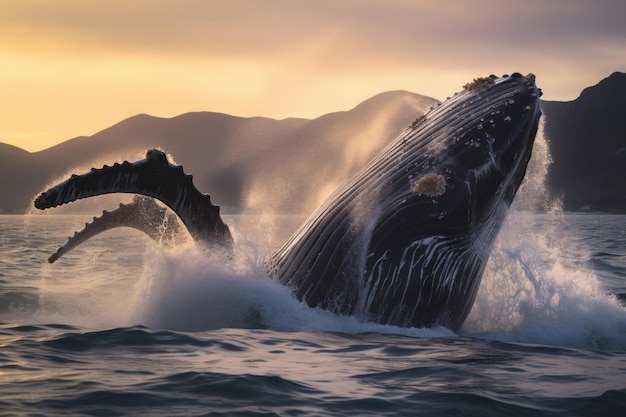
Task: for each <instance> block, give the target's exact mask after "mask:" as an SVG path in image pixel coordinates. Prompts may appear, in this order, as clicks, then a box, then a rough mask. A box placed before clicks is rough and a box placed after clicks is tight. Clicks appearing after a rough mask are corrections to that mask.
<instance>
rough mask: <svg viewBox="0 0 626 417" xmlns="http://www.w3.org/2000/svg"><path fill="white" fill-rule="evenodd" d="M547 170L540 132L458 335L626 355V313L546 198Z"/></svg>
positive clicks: (554, 204) (555, 205) (554, 203)
mask: <svg viewBox="0 0 626 417" xmlns="http://www.w3.org/2000/svg"><path fill="white" fill-rule="evenodd" d="M550 163H551V159H550V155H549V152H548V146H547V143H546V140H545V137H544V136H543V124H542V125H540V129H539V132H538V134H537V139H536V142H535V148H534V150H533V158H532V160H531V163H530V164H529V169H528V172H527V176H526V179H525V182H524V184H523V185H522V187H521V188H520V191H519V194H518V197H517V199H516V202H515V204H514V206H513V208H512V209H511V212H510V213H509V216H508V218H507V219H506V221H505V223H504V225H503V227H502V229H501V231H500V233H499V235H498V238H497V240H496V242H495V247H494V249H493V251H492V253H491V256H490V259H489V262H488V264H487V268H486V271H485V275H484V277H483V281H482V283H481V287H480V290H479V293H478V295H477V299H476V302H475V304H474V308H473V309H472V312H471V313H470V316H469V317H468V320H467V321H466V323H465V325H464V327H463V329H462V332H463V333H468V334H473V335H480V336H487V337H489V338H495V339H499V340H506V341H516V342H520V341H522V342H529V343H542V344H556V345H567V346H577V347H591V348H609V349H624V348H626V340H625V339H624V337H623V335H624V334H625V333H626V311H625V310H624V308H623V307H622V306H621V305H620V303H619V301H618V300H617V299H616V298H615V297H614V296H611V295H607V294H606V292H605V291H604V290H603V289H602V288H601V285H600V280H599V278H598V276H597V275H596V274H595V273H594V272H593V270H592V269H591V267H590V265H589V262H588V259H589V254H588V253H587V249H586V248H585V247H584V242H582V243H583V245H581V244H580V243H581V242H580V241H579V239H578V236H577V231H576V230H572V228H571V227H570V226H569V225H568V222H567V220H566V215H564V214H563V213H562V212H561V211H560V201H559V200H554V199H551V198H550V197H549V193H548V191H547V187H546V184H545V181H546V175H547V172H548V167H549V164H550ZM520 207H521V208H522V209H525V210H522V209H520ZM528 209H541V210H545V211H546V212H543V213H538V212H533V211H528ZM577 242H578V243H577ZM581 255H582V256H581Z"/></svg>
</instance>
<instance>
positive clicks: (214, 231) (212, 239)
mask: <svg viewBox="0 0 626 417" xmlns="http://www.w3.org/2000/svg"><path fill="white" fill-rule="evenodd" d="M110 193H134V194H142V195H145V196H148V197H154V198H156V199H158V200H159V201H161V202H163V203H164V204H165V205H166V206H168V207H169V208H171V209H172V210H173V211H174V212H175V213H176V214H177V215H178V217H180V219H181V220H182V222H183V224H184V225H185V226H186V227H187V230H189V233H190V234H191V236H192V237H193V239H194V240H195V241H196V242H200V243H203V244H207V245H210V246H217V247H222V248H225V249H226V250H228V251H231V250H232V244H233V239H232V236H231V234H230V230H229V229H228V226H227V225H226V224H225V223H224V222H223V221H222V218H221V217H220V209H219V206H215V205H213V204H212V203H211V197H210V196H209V195H207V194H202V193H201V192H200V191H198V189H197V188H196V187H195V186H194V185H193V182H192V176H191V175H187V174H185V173H184V172H183V167H182V166H180V165H173V164H171V163H170V162H169V161H168V160H167V157H166V155H165V153H164V152H163V151H160V150H157V149H151V150H149V151H148V152H147V154H146V158H145V159H141V160H139V161H136V162H132V163H131V162H127V161H125V162H124V163H122V164H117V163H116V164H114V165H113V166H106V165H105V166H104V167H102V168H101V169H96V168H92V169H91V171H90V172H87V173H85V174H82V175H72V176H71V177H70V178H69V179H67V180H66V181H64V182H62V183H60V184H58V185H55V186H54V187H52V188H49V189H48V190H46V191H44V192H43V193H41V194H40V195H39V196H38V197H37V198H36V199H35V201H34V205H35V207H36V208H38V209H40V210H44V209H46V208H51V207H57V206H60V205H62V204H66V203H69V202H72V201H76V200H79V199H82V198H87V197H93V196H97V195H102V194H110Z"/></svg>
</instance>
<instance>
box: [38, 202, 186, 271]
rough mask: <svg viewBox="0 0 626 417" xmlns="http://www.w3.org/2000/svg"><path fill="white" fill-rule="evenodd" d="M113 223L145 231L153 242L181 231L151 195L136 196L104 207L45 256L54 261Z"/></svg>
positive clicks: (167, 238) (176, 220)
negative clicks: (106, 208) (115, 207)
mask: <svg viewBox="0 0 626 417" xmlns="http://www.w3.org/2000/svg"><path fill="white" fill-rule="evenodd" d="M116 227H132V228H134V229H137V230H140V231H142V232H144V233H145V234H146V235H148V236H149V237H150V238H151V239H152V240H154V241H156V242H170V241H173V240H174V239H175V237H176V236H179V235H180V234H182V233H183V230H182V228H181V227H180V223H179V222H178V218H177V217H176V215H174V214H173V213H172V212H171V211H169V210H168V209H166V208H165V207H162V206H159V205H158V204H156V203H155V201H154V200H153V199H152V198H149V197H144V196H138V195H137V196H135V198H134V199H133V201H132V202H131V203H129V204H120V205H119V207H118V208H117V209H115V210H113V211H103V212H102V215H101V216H100V217H94V218H93V221H92V222H91V223H87V224H85V227H84V228H83V229H82V230H80V231H78V232H76V233H74V235H73V236H71V237H69V238H68V239H67V242H66V243H65V244H64V245H63V246H61V247H59V248H58V249H57V250H56V251H55V252H54V253H53V254H52V255H50V256H49V257H48V262H49V263H54V262H55V261H57V260H58V259H59V258H60V257H62V256H63V255H65V254H66V253H68V252H69V251H71V250H72V249H74V248H75V247H76V246H78V245H80V244H81V243H83V242H85V241H86V240H88V239H90V238H92V237H94V236H96V235H97V234H99V233H102V232H106V231H107V230H110V229H113V228H116Z"/></svg>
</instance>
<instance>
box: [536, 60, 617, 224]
mask: <svg viewBox="0 0 626 417" xmlns="http://www.w3.org/2000/svg"><path fill="white" fill-rule="evenodd" d="M542 108H543V110H544V113H545V118H546V124H545V134H546V137H547V139H548V142H549V146H550V152H551V154H552V159H553V164H552V166H551V167H550V171H549V176H548V184H549V186H550V188H551V189H552V191H553V192H554V193H555V194H557V195H562V196H563V205H564V208H565V209H566V210H579V209H591V210H600V211H609V212H626V127H625V125H624V120H625V119H626V74H624V73H618V72H616V73H613V74H612V75H611V76H609V77H608V78H605V79H604V80H602V81H600V82H599V83H598V84H597V85H595V86H593V87H589V88H586V89H585V90H583V91H582V93H581V94H580V96H579V97H578V98H577V99H576V100H574V101H570V102H554V101H547V102H544V103H543V104H542Z"/></svg>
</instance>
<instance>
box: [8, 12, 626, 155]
mask: <svg viewBox="0 0 626 417" xmlns="http://www.w3.org/2000/svg"><path fill="white" fill-rule="evenodd" d="M624 19H626V2H625V1H623V0H524V1H509V0H497V1H494V0H474V1H446V0H437V1H428V2H426V1H421V0H313V1H295V0H293V1H287V0H263V1H256V0H249V1H241V0H224V1H221V0H176V1H174V0H167V1H166V0H124V1H118V0H109V1H97V0H0V142H4V143H9V144H12V145H15V146H18V147H20V148H23V149H26V150H28V151H38V150H42V149H45V148H48V147H50V146H53V145H55V144H57V143H60V142H63V141H65V140H68V139H71V138H73V137H76V136H81V135H92V134H94V133H96V132H97V131H99V130H102V129H104V128H106V127H108V126H110V125H112V124H114V123H117V122H118V121H121V120H123V119H125V118H127V117H130V116H133V115H135V114H138V113H147V114H151V115H154V116H160V117H173V116H176V115H178V114H181V113H185V112H190V111H218V112H222V113H228V114H233V115H237V116H267V117H272V118H277V119H281V118H285V117H305V118H314V117H317V116H320V115H322V114H325V113H329V112H333V111H339V110H348V109H350V108H352V107H354V106H356V105H357V104H358V103H360V102H361V101H363V100H365V99H367V98H369V97H371V96H373V95H375V94H377V93H381V92H384V91H389V90H408V91H412V92H415V93H419V94H424V95H427V96H431V97H434V98H437V99H439V100H443V99H445V98H446V97H447V96H450V95H452V94H453V93H454V92H455V91H458V90H460V88H461V86H462V85H463V84H465V83H466V82H468V81H471V79H472V78H475V77H478V76H485V75H489V74H492V73H493V74H497V75H502V74H505V73H511V72H515V71H517V72H522V73H528V72H533V73H535V74H536V75H537V83H538V85H539V86H540V87H541V88H542V89H543V91H544V99H547V100H562V101H566V100H573V99H575V98H576V97H577V96H578V94H579V93H580V91H581V90H582V89H583V88H585V87H587V86H590V85H594V84H596V83H597V82H598V81H600V80H601V79H602V78H605V77H607V76H608V75H610V74H611V73H612V72H614V71H626V24H624V21H625V20H624Z"/></svg>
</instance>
